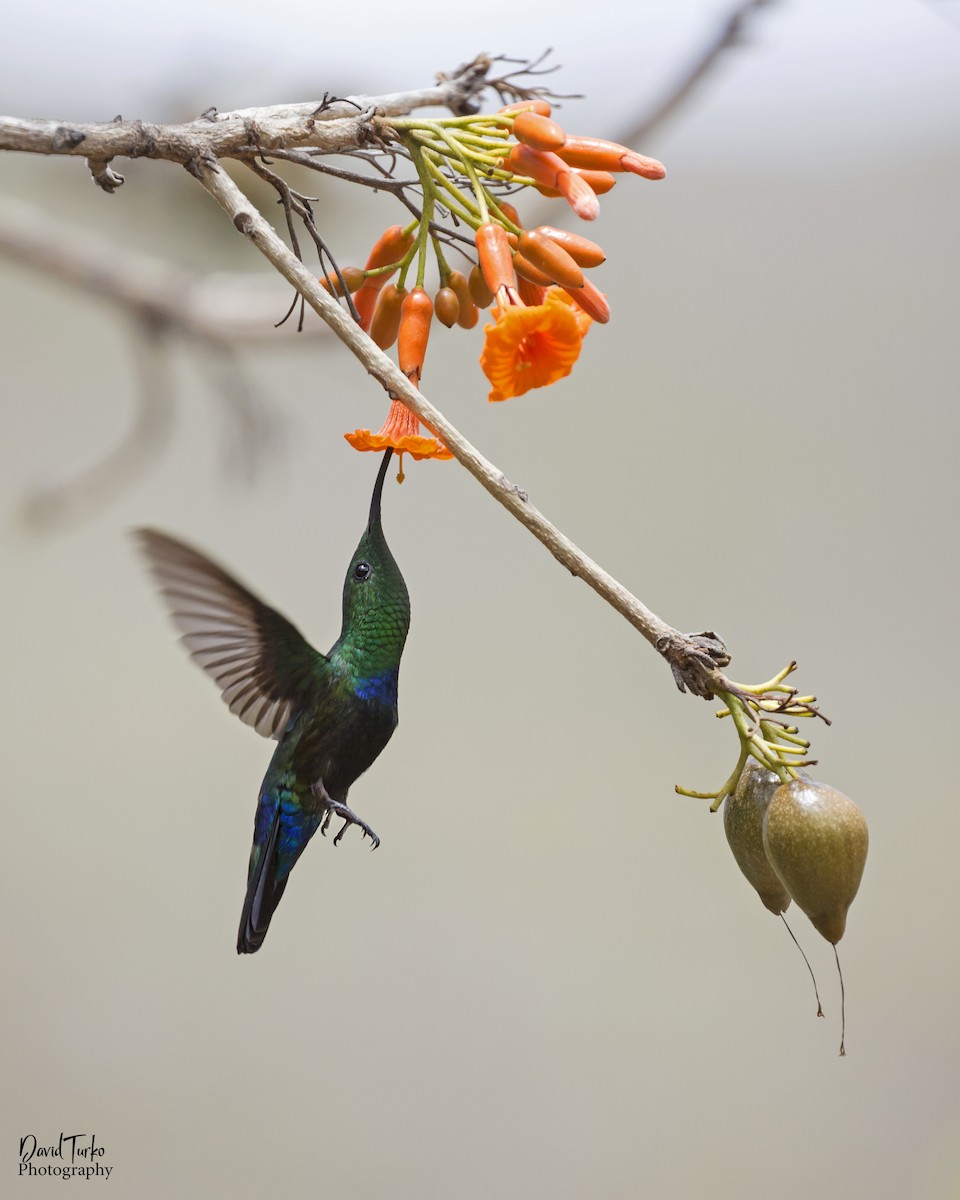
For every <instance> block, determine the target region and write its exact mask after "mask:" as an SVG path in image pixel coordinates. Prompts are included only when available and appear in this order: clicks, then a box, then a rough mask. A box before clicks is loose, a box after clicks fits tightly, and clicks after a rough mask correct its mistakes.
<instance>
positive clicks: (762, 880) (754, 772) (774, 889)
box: [723, 758, 790, 916]
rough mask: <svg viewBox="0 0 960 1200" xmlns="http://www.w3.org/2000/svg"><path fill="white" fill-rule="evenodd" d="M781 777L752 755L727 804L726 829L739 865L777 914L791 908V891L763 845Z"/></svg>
mask: <svg viewBox="0 0 960 1200" xmlns="http://www.w3.org/2000/svg"><path fill="white" fill-rule="evenodd" d="M779 787H780V779H779V777H778V776H777V775H775V774H774V773H773V772H772V771H767V770H765V769H764V768H763V767H762V766H761V765H760V764H759V763H758V762H757V760H756V759H755V758H748V759H747V763H746V766H745V767H744V768H743V771H742V772H741V774H740V778H739V780H738V781H737V788H736V791H735V792H734V793H733V795H732V796H728V797H727V798H726V800H725V801H724V803H723V831H724V833H725V834H726V835H727V842H728V843H729V845H730V849H731V850H732V851H733V857H734V858H735V859H736V860H737V866H738V867H739V868H740V870H741V871H742V872H743V874H744V875H745V876H746V878H747V882H748V883H750V884H751V885H752V886H753V888H754V889H755V890H756V893H757V895H758V896H759V897H760V899H761V900H762V901H763V903H764V905H765V907H767V908H768V909H769V910H770V911H771V912H772V913H773V914H774V916H779V915H780V914H781V913H783V912H786V911H787V909H788V908H789V907H790V894H789V892H788V891H787V890H786V888H785V887H784V886H783V884H782V883H781V882H780V879H779V878H778V876H777V873H776V871H774V869H773V867H772V866H771V865H770V860H769V859H768V858H767V852H766V851H765V850H764V848H763V818H764V815H765V814H766V811H767V806H768V805H769V804H770V801H771V800H772V798H773V794H774V792H775V791H776V790H777V789H778V788H779Z"/></svg>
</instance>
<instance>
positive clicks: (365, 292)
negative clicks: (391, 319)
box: [353, 225, 413, 330]
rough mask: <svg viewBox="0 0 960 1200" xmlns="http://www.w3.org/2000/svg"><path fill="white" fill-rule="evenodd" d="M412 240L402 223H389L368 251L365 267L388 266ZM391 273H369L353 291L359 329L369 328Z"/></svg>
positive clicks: (371, 268) (399, 257)
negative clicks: (358, 317) (388, 226)
mask: <svg viewBox="0 0 960 1200" xmlns="http://www.w3.org/2000/svg"><path fill="white" fill-rule="evenodd" d="M412 242H413V234H412V233H405V232H404V229H403V226H402V225H391V226H390V228H389V229H385V230H384V231H383V233H382V234H381V235H380V237H379V239H378V240H377V243H376V245H375V246H374V247H373V249H372V250H371V251H370V257H369V258H368V259H367V265H366V268H365V269H366V270H367V271H373V270H375V269H376V268H377V267H388V266H389V265H390V264H391V263H395V262H399V261H400V259H401V258H403V256H404V255H405V254H406V252H407V251H408V250H409V249H410V246H411V244H412ZM392 274H393V272H392V271H391V272H390V273H389V274H387V273H385V274H383V275H371V276H370V278H369V279H367V280H366V281H365V282H364V284H363V286H362V287H361V288H360V289H359V290H358V291H357V292H355V293H354V296H353V303H354V304H355V305H356V309H357V312H358V313H359V314H360V328H361V329H363V330H367V329H369V328H370V320H371V318H372V317H373V310H374V309H375V308H376V306H377V300H378V298H379V296H380V290H381V289H382V287H383V285H384V284H385V283H386V282H387V280H388V279H389V278H390V275H392Z"/></svg>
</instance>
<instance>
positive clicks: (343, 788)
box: [134, 450, 410, 954]
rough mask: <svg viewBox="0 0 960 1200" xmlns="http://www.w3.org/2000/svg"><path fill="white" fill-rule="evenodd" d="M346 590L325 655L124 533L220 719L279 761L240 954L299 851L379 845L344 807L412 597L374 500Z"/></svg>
mask: <svg viewBox="0 0 960 1200" xmlns="http://www.w3.org/2000/svg"><path fill="white" fill-rule="evenodd" d="M391 453H392V451H390V450H387V451H386V453H385V454H384V456H383V462H382V463H381V465H380V472H379V474H378V475H377V481H376V484H375V486H374V489H373V498H372V500H371V502H370V517H369V520H368V522H367V527H366V529H365V530H364V533H363V536H362V537H361V539H360V544H359V545H358V546H357V549H356V551H355V552H354V555H353V558H352V559H351V560H350V566H349V567H348V568H347V576H346V579H345V580H344V584H343V628H342V629H341V631H340V636H339V638H337V640H336V642H334V644H333V646H332V647H331V649H330V651H329V652H328V653H327V654H321V653H320V652H319V651H317V650H315V649H314V648H313V647H312V646H311V645H310V644H309V642H307V641H306V639H305V638H304V637H303V635H302V634H301V633H300V632H299V630H297V629H296V628H295V627H294V626H293V625H292V624H291V623H290V622H289V621H288V620H287V619H286V618H285V617H284V616H282V615H281V614H280V613H279V612H277V611H276V609H274V608H271V607H270V606H269V605H267V604H265V603H264V602H263V601H262V600H260V599H259V598H258V597H257V596H255V595H254V594H253V592H251V591H249V590H248V589H247V588H246V587H244V585H243V584H242V583H239V582H238V581H237V580H236V579H234V577H233V576H232V575H230V574H229V573H228V572H227V571H225V570H224V569H223V568H222V567H220V566H218V565H217V564H216V563H215V562H213V561H212V560H211V559H209V558H207V556H206V555H205V554H201V553H200V551H199V550H195V549H193V548H192V547H191V546H188V545H186V544H185V543H184V542H181V541H179V540H178V539H176V538H173V537H170V536H168V535H167V534H165V533H160V532H158V531H156V530H153V529H138V530H135V531H134V537H135V538H136V539H137V541H138V543H139V546H140V549H141V551H142V552H143V554H144V555H145V557H146V559H147V563H148V565H149V568H150V571H151V573H152V574H153V576H154V578H155V580H156V581H157V583H158V584H159V586H160V592H161V594H162V595H163V598H164V600H165V601H166V604H167V606H168V608H169V610H170V614H171V616H172V618H173V622H174V624H175V625H176V626H177V628H178V629H179V630H180V632H181V635H182V637H181V640H182V641H183V643H184V645H185V646H186V648H187V650H188V651H189V653H190V655H191V656H192V657H193V658H194V659H195V661H196V662H197V663H199V665H200V666H201V667H203V669H204V670H205V671H206V672H207V674H208V675H210V676H211V677H212V678H213V680H214V681H215V682H216V684H217V686H218V687H219V688H220V689H221V691H222V694H223V699H224V700H225V701H226V703H227V704H228V705H229V708H230V711H231V712H233V713H236V715H237V716H238V717H239V718H240V719H241V721H243V722H244V723H245V724H247V725H251V726H252V727H253V728H254V729H255V730H256V731H257V733H259V734H262V735H263V736H264V737H268V738H275V739H276V740H277V743H278V744H277V748H276V750H275V751H274V754H273V758H272V759H271V760H270V766H269V767H268V768H267V773H266V775H265V776H264V779H263V783H262V784H261V785H260V796H259V800H258V803H257V812H256V818H255V820H254V826H253V846H252V848H251V851H250V863H249V868H248V871H247V892H246V897H245V899H244V902H243V912H242V914H241V917H240V930H239V933H238V935H237V953H238V954H253V953H255V952H256V951H257V950H259V949H260V947H261V946H262V945H263V939H264V937H265V936H266V933H267V929H268V928H269V925H270V920H271V918H272V917H273V914H274V911H275V909H276V907H277V905H278V904H279V903H280V897H281V896H282V895H283V892H284V889H285V888H286V886H287V879H288V878H289V876H290V872H291V870H292V869H293V866H294V864H295V863H296V861H297V859H298V858H299V857H300V855H301V854H302V853H303V851H304V849H305V847H306V845H307V842H309V841H310V839H311V838H312V837H313V835H314V834H315V833H316V832H317V830H318V829H319V830H320V832H321V833H322V834H326V832H327V829H328V827H329V825H330V822H331V820H332V819H333V818H334V817H336V818H338V819H341V820H342V821H343V825H342V826H341V828H340V830H339V832H338V833H337V834H336V836H335V837H334V839H333V843H334V845H338V844H339V842H340V840H341V838H342V837H343V835H344V833H345V832H346V831H347V829H348V828H349V827H350V826H351V825H356V826H357V827H358V828H359V829H360V830H361V832H362V836H363V837H364V838H367V837H369V838H370V840H371V842H372V849H376V848H377V846H378V845H379V844H380V839H379V838H378V837H377V835H376V834H375V833H374V832H373V830H372V829H371V828H370V826H369V825H368V824H367V823H366V822H365V821H363V820H361V819H360V817H358V816H357V815H356V813H354V812H353V811H352V810H351V809H350V808H348V807H347V802H346V801H347V793H348V791H349V789H350V786H351V784H352V783H353V782H354V780H356V779H357V778H358V777H359V776H360V775H362V774H363V772H364V771H366V769H367V768H368V767H369V766H370V765H371V763H373V761H374V759H376V758H377V756H378V755H379V754H380V752H381V750H383V748H384V746H386V744H387V742H388V741H389V740H390V738H391V736H392V735H393V731H394V730H395V729H396V727H397V680H398V677H399V673H400V656H401V654H402V653H403V645H404V642H405V641H406V638H407V630H408V629H409V626H410V597H409V595H408V593H407V586H406V584H405V583H404V580H403V576H402V575H401V574H400V568H399V567H398V566H397V563H396V560H395V559H394V557H393V555H392V554H391V553H390V548H389V547H388V545H387V543H386V539H385V538H384V536H383V528H382V526H381V521H380V498H381V494H382V492H383V481H384V478H385V477H386V473H387V465H388V463H389V461H390V456H391Z"/></svg>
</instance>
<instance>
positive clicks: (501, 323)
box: [480, 287, 590, 400]
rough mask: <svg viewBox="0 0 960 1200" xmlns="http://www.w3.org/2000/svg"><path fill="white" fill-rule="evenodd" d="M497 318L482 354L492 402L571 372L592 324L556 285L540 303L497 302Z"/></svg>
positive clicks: (488, 331)
mask: <svg viewBox="0 0 960 1200" xmlns="http://www.w3.org/2000/svg"><path fill="white" fill-rule="evenodd" d="M495 317H496V319H495V321H494V322H493V323H492V324H489V325H487V327H486V329H485V330H484V333H485V338H484V346H483V353H482V354H481V356H480V366H481V367H482V368H483V373H484V374H485V375H486V377H487V379H489V380H490V383H491V385H492V391H491V392H490V395H489V397H488V398H489V399H490V400H509V399H510V397H511V396H522V395H523V393H524V392H528V391H529V390H530V389H531V388H535V387H546V386H548V385H549V384H551V383H554V382H556V380H558V379H562V378H563V377H564V376H565V375H569V374H570V372H571V371H572V370H573V364H574V363H575V362H576V361H577V358H578V357H579V355H580V346H581V343H582V342H583V336H584V334H585V333H586V332H587V330H588V329H589V327H590V318H589V317H588V316H587V315H586V314H585V313H583V312H581V311H579V309H577V308H575V307H574V305H573V304H572V303H571V301H570V299H569V298H568V297H567V295H566V294H565V293H564V292H563V291H561V290H560V289H559V288H555V287H551V288H549V289H548V290H547V292H546V294H545V296H544V299H543V303H542V304H538V305H534V306H531V307H526V306H524V305H522V304H512V303H500V304H499V305H498V306H497V309H496V310H495Z"/></svg>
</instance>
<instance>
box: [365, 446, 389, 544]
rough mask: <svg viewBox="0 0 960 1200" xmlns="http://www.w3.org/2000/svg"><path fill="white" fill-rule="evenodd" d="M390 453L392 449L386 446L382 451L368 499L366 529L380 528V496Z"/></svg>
mask: <svg viewBox="0 0 960 1200" xmlns="http://www.w3.org/2000/svg"><path fill="white" fill-rule="evenodd" d="M392 455H393V450H392V449H391V448H390V447H388V448H387V449H386V450H385V451H384V455H383V462H382V463H381V464H380V473H379V474H378V475H377V482H376V483H375V484H374V485H373V497H372V499H371V500H370V520H369V522H368V524H367V528H368V529H374V528H376V529H379V528H380V497H381V495H382V494H383V481H384V480H385V479H386V477H387V467H388V466H389V465H390V459H391V457H392Z"/></svg>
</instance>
